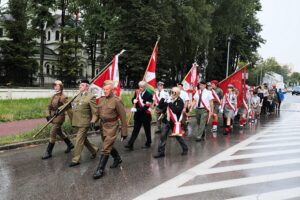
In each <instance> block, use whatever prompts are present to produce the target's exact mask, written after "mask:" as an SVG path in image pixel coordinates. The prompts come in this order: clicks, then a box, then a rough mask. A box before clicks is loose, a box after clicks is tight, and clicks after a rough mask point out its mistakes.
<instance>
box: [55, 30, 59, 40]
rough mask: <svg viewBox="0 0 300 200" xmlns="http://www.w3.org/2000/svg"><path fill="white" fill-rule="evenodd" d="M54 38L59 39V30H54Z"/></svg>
mask: <svg viewBox="0 0 300 200" xmlns="http://www.w3.org/2000/svg"><path fill="white" fill-rule="evenodd" d="M55 40H56V41H58V40H59V31H55Z"/></svg>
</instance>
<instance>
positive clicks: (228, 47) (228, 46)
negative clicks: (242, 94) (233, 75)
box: [226, 36, 231, 78]
mask: <svg viewBox="0 0 300 200" xmlns="http://www.w3.org/2000/svg"><path fill="white" fill-rule="evenodd" d="M230 43H231V37H230V36H228V38H227V65H226V78H227V77H228V69H229V51H230Z"/></svg>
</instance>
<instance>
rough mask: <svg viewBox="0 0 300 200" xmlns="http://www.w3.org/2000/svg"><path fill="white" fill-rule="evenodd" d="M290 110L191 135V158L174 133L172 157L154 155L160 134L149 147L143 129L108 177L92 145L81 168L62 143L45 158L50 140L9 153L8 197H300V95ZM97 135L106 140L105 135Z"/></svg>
mask: <svg viewBox="0 0 300 200" xmlns="http://www.w3.org/2000/svg"><path fill="white" fill-rule="evenodd" d="M282 109H283V110H282V111H281V112H280V114H277V115H274V116H266V117H262V118H261V120H260V121H259V122H258V124H257V125H256V126H252V127H249V126H248V127H246V128H244V129H243V130H240V129H239V128H238V127H236V128H235V130H234V133H233V134H231V135H229V136H223V134H222V131H221V130H220V132H219V133H218V135H217V137H216V138H214V137H213V135H212V134H210V133H209V134H208V135H207V136H206V141H205V142H200V143H199V142H198V143H197V142H195V141H194V139H193V138H192V137H189V138H187V143H188V146H189V148H190V149H189V153H188V155H187V156H181V155H180V153H181V149H180V146H179V145H178V143H177V142H176V141H175V140H174V139H172V138H169V140H168V143H167V151H166V157H165V158H161V159H158V160H156V159H154V158H153V157H152V156H153V155H154V154H155V153H156V150H157V145H158V142H159V135H157V134H156V135H155V134H153V145H152V148H151V149H148V150H143V149H141V146H143V144H144V141H145V137H144V134H143V132H141V134H140V136H139V138H138V140H137V141H136V144H135V150H134V151H132V152H129V151H126V150H125V149H124V148H123V146H124V145H125V143H121V142H120V141H119V140H118V141H117V142H116V147H117V149H118V150H119V152H120V154H121V157H122V159H123V163H122V165H121V167H120V168H117V169H109V167H108V166H109V165H110V164H111V163H112V159H111V158H110V160H109V162H108V165H107V169H106V175H105V176H104V177H103V178H102V179H100V180H93V179H92V175H93V173H94V170H95V168H96V165H97V163H98V158H97V159H96V160H90V158H89V157H90V154H89V152H88V151H87V150H86V149H84V151H83V153H82V159H81V165H79V166H77V167H74V168H69V167H68V164H69V162H70V161H71V154H67V155H66V154H64V152H63V151H64V149H65V145H64V144H63V143H61V142H59V143H57V144H56V146H55V147H54V151H53V157H52V159H49V160H46V161H43V160H41V156H42V154H43V153H44V150H45V149H46V145H39V146H33V147H27V148H22V149H16V150H10V151H4V152H1V153H0V199H1V200H2V199H3V200H6V199H13V200H18V199H43V200H45V199H88V200H89V199H114V200H118V199H122V200H123V199H124V200H125V199H134V198H137V199H230V198H234V199H235V198H236V199H245V200H246V199H272V200H274V199H287V198H290V199H300V171H299V169H300V132H299V128H300V123H299V122H300V96H299V97H296V96H293V97H292V96H290V95H288V96H287V99H286V102H285V103H284V104H283V105H282ZM191 124H192V125H193V124H194V121H193V120H192V123H191ZM191 128H192V130H193V131H194V130H195V129H196V127H194V126H192V127H191ZM89 139H90V140H91V141H92V142H93V143H95V144H98V146H100V145H101V143H100V137H99V136H91V137H90V138H89Z"/></svg>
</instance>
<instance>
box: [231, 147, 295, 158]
mask: <svg viewBox="0 0 300 200" xmlns="http://www.w3.org/2000/svg"><path fill="white" fill-rule="evenodd" d="M292 153H300V149H288V150H281V151H269V152H264V153H250V154H238V155H232V156H230V157H228V158H226V160H228V161H229V160H239V159H247V158H259V157H265V156H277V155H278V156H279V155H286V154H292Z"/></svg>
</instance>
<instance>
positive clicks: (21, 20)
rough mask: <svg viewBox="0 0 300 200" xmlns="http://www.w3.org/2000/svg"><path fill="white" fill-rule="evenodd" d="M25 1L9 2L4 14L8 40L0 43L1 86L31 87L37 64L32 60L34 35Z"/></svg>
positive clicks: (12, 0)
mask: <svg viewBox="0 0 300 200" xmlns="http://www.w3.org/2000/svg"><path fill="white" fill-rule="evenodd" d="M27 9H28V2H27V0H10V1H9V2H8V9H7V12H6V13H5V14H4V17H3V18H4V27H5V29H6V30H7V36H8V37H9V38H10V40H2V41H1V42H0V55H1V58H0V66H1V67H2V71H3V72H4V73H3V75H4V76H3V77H1V80H0V82H1V84H6V83H11V84H13V85H26V86H28V85H32V84H33V81H34V79H35V78H34V73H35V72H36V69H37V62H36V61H35V60H34V59H33V58H32V57H33V55H34V53H35V48H34V47H35V42H34V40H33V38H34V34H33V31H32V30H31V29H29V26H27V25H28V22H29V16H28V12H27Z"/></svg>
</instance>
